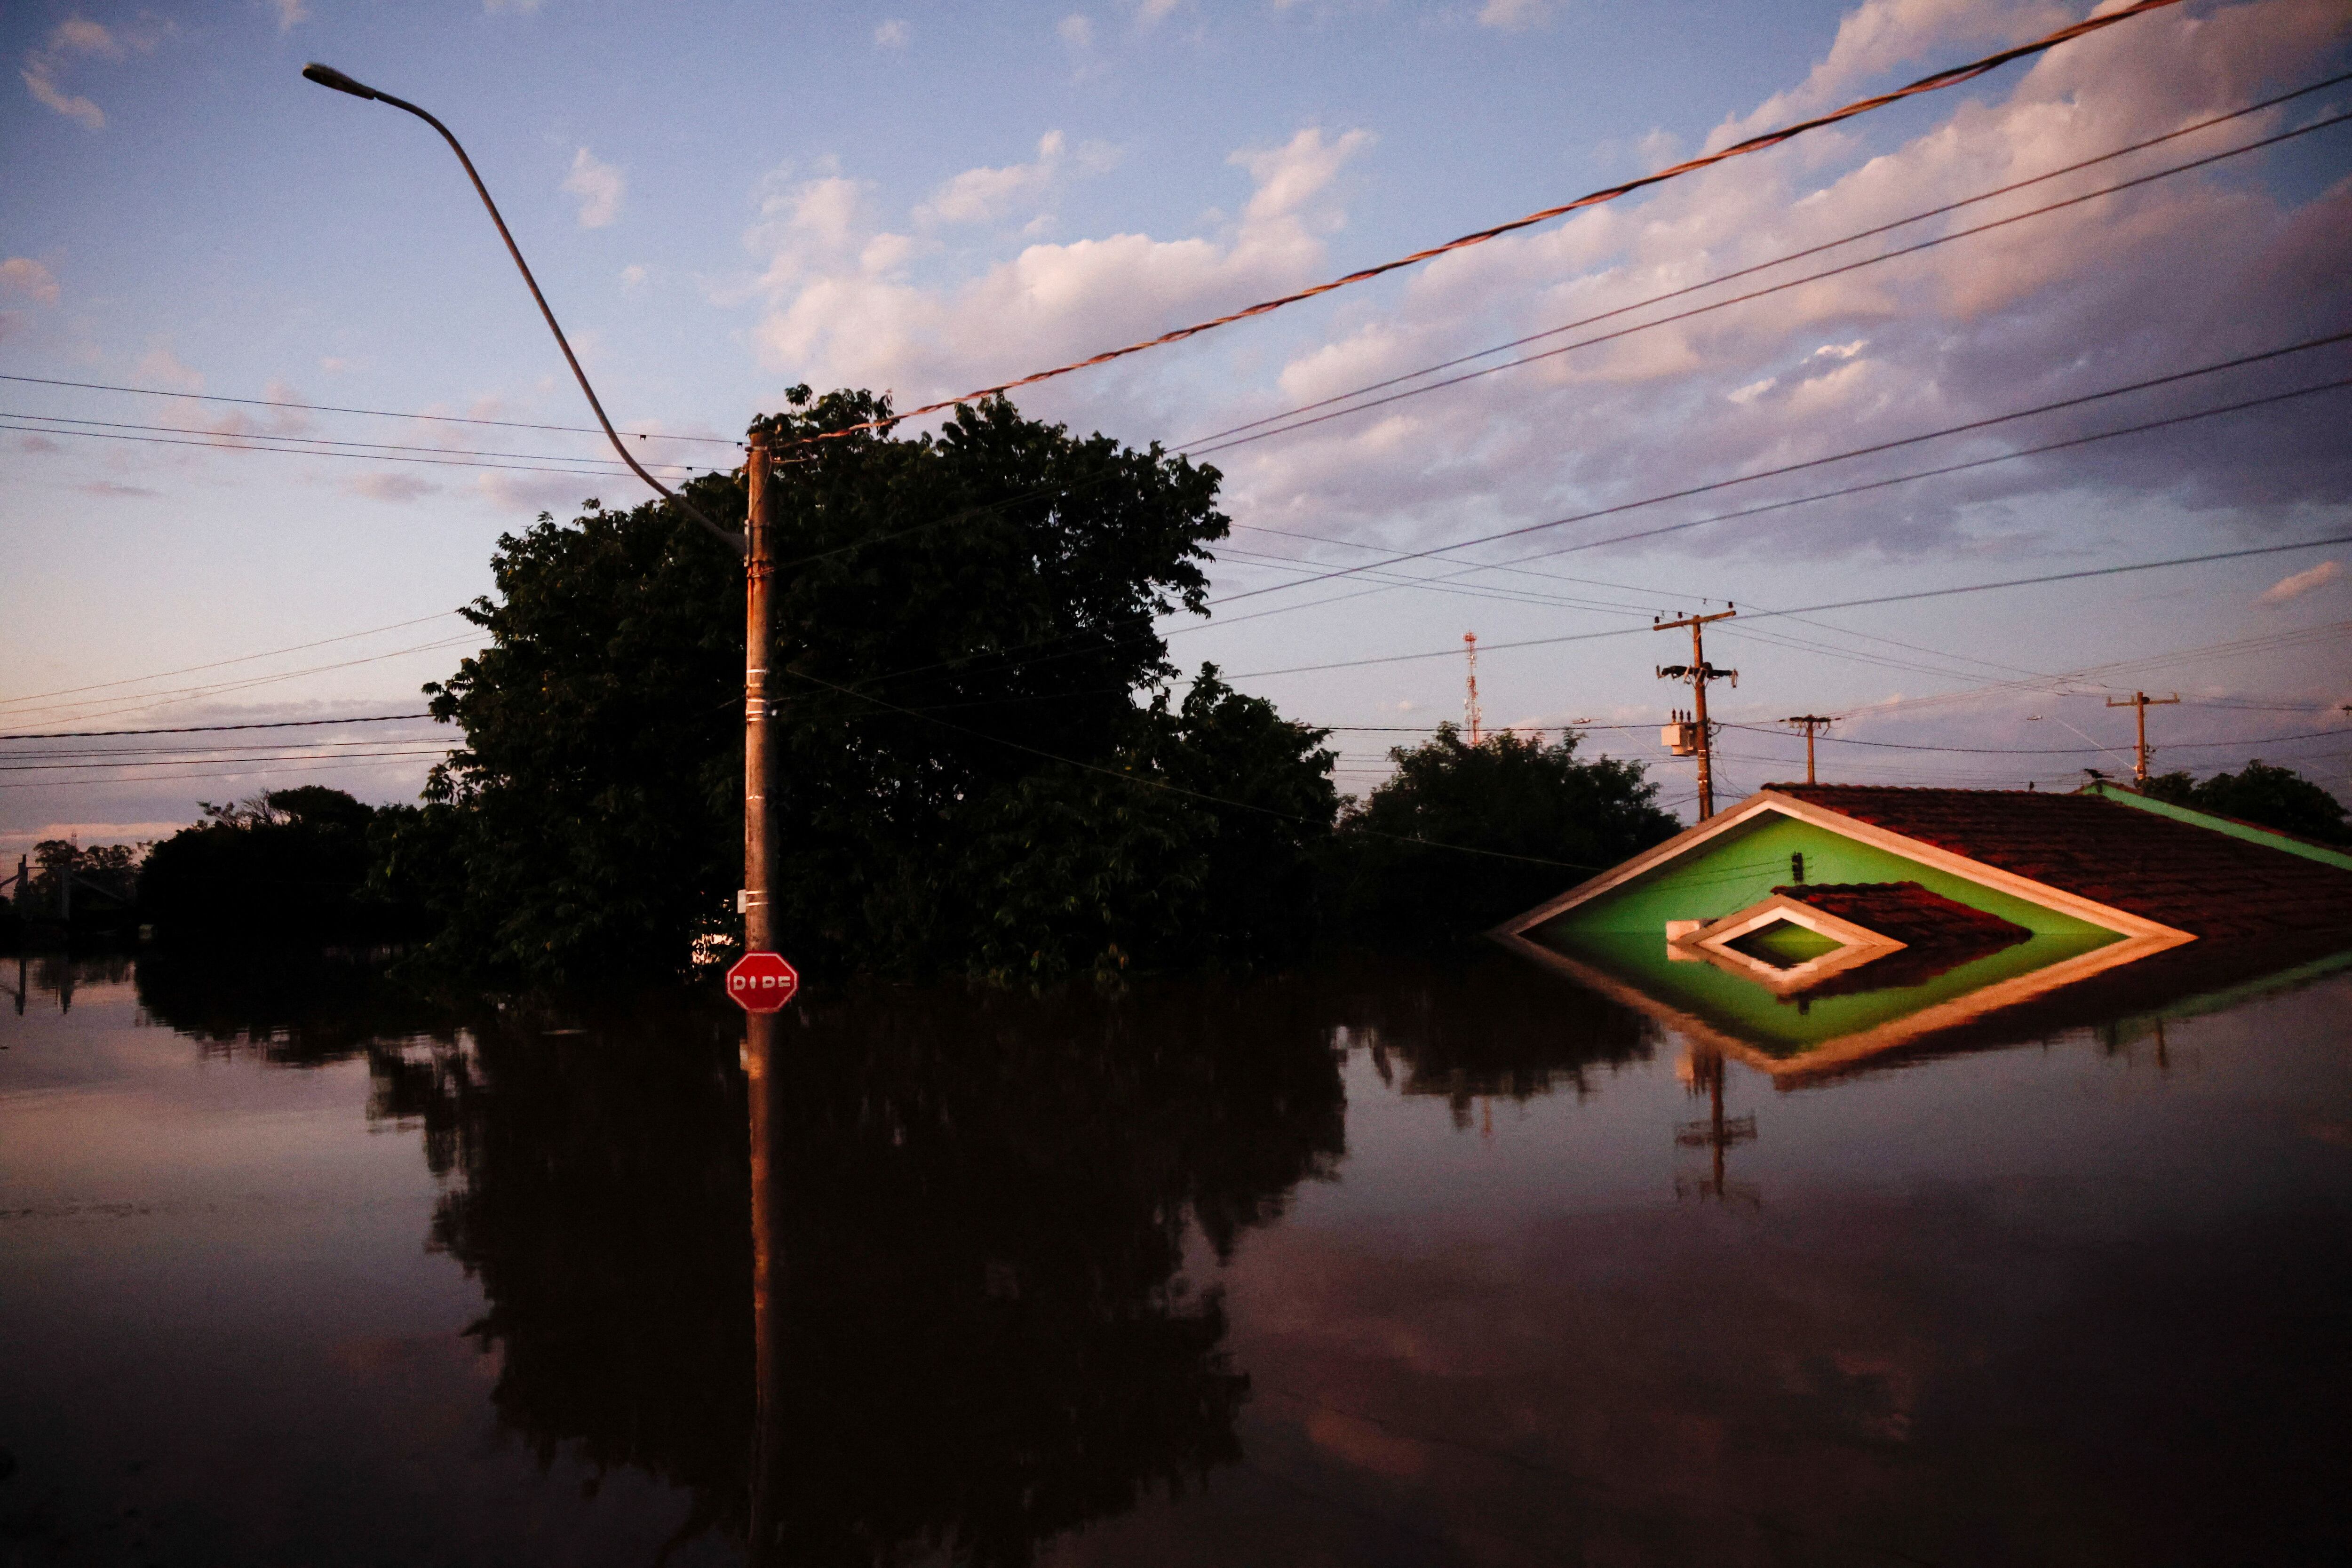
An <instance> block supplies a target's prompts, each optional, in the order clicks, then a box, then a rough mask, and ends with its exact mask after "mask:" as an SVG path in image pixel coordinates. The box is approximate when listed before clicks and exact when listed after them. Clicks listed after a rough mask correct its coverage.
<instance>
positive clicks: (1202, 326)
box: [794, 0, 2180, 445]
mask: <svg viewBox="0 0 2352 1568" xmlns="http://www.w3.org/2000/svg"><path fill="white" fill-rule="evenodd" d="M2179 3H2180V0H2136V3H2135V4H2133V5H2126V6H2123V7H2121V8H2120V9H2117V10H2115V11H2111V12H2108V13H2107V14H2105V16H2090V17H2086V18H2084V20H2082V21H2080V22H2076V23H2074V24H2073V25H2072V26H2065V27H2061V28H2059V29H2058V30H2057V31H2055V32H2053V33H2049V34H2045V35H2044V36H2043V37H2039V38H2036V39H2034V40H2033V41H2032V42H2031V43H2025V44H2019V45H2016V46H2015V47H2011V48H2006V49H2001V50H1999V51H1997V52H1995V53H1993V54H1990V55H1986V56H1984V57H1982V58H1979V59H1975V60H1970V61H1969V62H1968V63H1967V64H1965V65H1958V66H1952V67H1948V68H1946V69H1943V70H1939V71H1936V72H1934V73H1932V74H1930V75H1927V76H1924V77H1921V78H1920V79H1918V80H1916V81H1915V82H1911V83H1909V84H1907V85H1906V86H1903V87H1899V88H1896V89H1894V90H1893V91H1891V92H1883V93H1877V94H1874V95H1873V96H1871V97H1869V98H1864V99H1857V100H1854V101H1853V102H1852V103H1849V104H1846V105H1844V106H1843V107H1842V108H1838V109H1833V110H1830V111H1829V112H1828V113H1826V114H1821V115H1816V116H1814V117H1813V118H1812V119H1811V120H1804V121H1798V122H1796V123H1795V124H1792V125H1784V126H1782V127H1780V129H1778V130H1775V131H1768V132H1764V133H1762V134H1761V135H1758V136H1750V137H1748V139H1747V140H1745V141H1742V142H1733V143H1732V144H1731V145H1730V146H1728V147H1724V148H1721V149H1718V150H1717V151H1716V152H1713V153H1702V154H1701V155H1699V156H1698V157H1696V158H1688V159H1685V160H1684V161H1683V162H1682V163H1676V164H1675V165H1673V166H1672V167H1670V168H1665V169H1661V170H1659V171H1657V172H1656V173H1654V174H1644V175H1643V176H1642V177H1641V178H1639V179H1636V180H1628V181H1626V182H1625V183H1624V184H1619V185H1610V186H1607V187H1605V188H1603V189H1601V190H1597V191H1591V192H1587V193H1586V194H1585V195H1580V196H1579V197H1577V198H1576V199H1575V200H1573V201H1570V202H1563V203H1561V204H1560V205H1558V206H1549V207H1544V208H1541V209H1539V210H1538V211H1536V212H1532V213H1528V215H1527V216H1524V217H1517V218H1513V219H1511V220H1510V221H1509V222H1507V223H1499V224H1496V225H1495V226H1493V227H1491V228H1482V229H1479V230H1476V231H1475V232H1474V233H1470V234H1465V235H1462V236H1460V237H1457V238H1454V239H1449V240H1447V241H1446V242H1445V243H1444V244H1443V245H1433V246H1431V247H1427V248H1426V249H1423V250H1416V251H1414V252H1412V254H1411V255H1409V256H1402V257H1399V258H1396V259H1395V260H1393V261H1383V262H1381V263H1379V264H1378V265H1376V266H1372V267H1366V268H1359V269H1358V270H1356V271H1354V272H1350V273H1349V274H1347V275H1346V276H1345V277H1341V278H1335V279H1331V280H1330V281H1329V282H1327V283H1318V284H1315V285H1313V286H1312V287H1310V288H1307V289H1297V290H1296V291H1294V292H1292V293H1288V294H1282V295H1277V296H1276V297H1275V298H1274V299H1271V300H1260V301H1258V303H1256V304H1255V305H1249V306H1245V307H1244V308H1243V309H1241V310H1233V311H1229V312H1227V313H1226V314H1224V315H1222V316H1215V317H1212V318H1210V319H1209V320H1207V321H1196V322H1194V323H1193V324H1192V325H1191V326H1188V327H1178V328H1175V329H1173V330H1171V331H1165V332H1161V333H1160V334H1159V335H1158V336H1156V337H1150V338H1145V339H1143V340H1141V341H1140V342H1132V343H1129V344H1127V345H1125V346H1124V347H1121V348H1115V349H1106V350H1104V351H1103V352H1101V353H1096V354H1090V355H1088V356H1087V358H1085V359H1082V360H1074V361H1072V362H1071V363H1068V364H1064V365H1057V366H1055V367H1054V368H1053V369H1050V370H1040V371H1033V372H1031V373H1030V374H1027V375H1023V376H1017V377H1015V378H1014V379H1013V380H1011V381H1004V382H999V383H997V384H995V385H993V386H983V387H980V388H978V389H976V390H974V391H971V392H967V393H964V394H963V395H961V396H957V397H950V398H947V399H945V400H943V401H941V402H938V403H927V404H925V405H922V406H921V407H919V408H911V409H908V411H906V412H905V413H903V414H894V415H891V416H888V417H887V418H885V419H876V420H868V421H866V423H864V424H862V425H850V426H842V427H841V428H839V429H835V430H828V431H825V432H824V433H822V434H821V435H817V436H812V437H805V438H804V440H803V441H802V442H797V443H794V445H805V444H808V443H810V442H816V441H830V440H838V439H840V438H841V437H845V436H850V435H854V434H856V433H857V432H859V431H864V430H876V429H882V428H886V427H887V426H892V425H895V424H898V422H899V421H901V420H907V419H916V418H920V417H921V416H924V415H927V414H937V413H940V412H942V411H943V410H946V409H950V408H953V407H954V406H956V405H958V404H962V403H976V402H980V401H982V400H983V399H986V398H990V397H994V396H997V395H1000V394H1003V393H1006V392H1011V391H1013V390H1014V389H1016V388H1018V387H1024V386H1034V385H1035V384H1037V383H1039V382H1041V381H1051V380H1053V379H1054V378H1055V377H1056V376H1063V375H1068V374H1071V373H1072V372H1074V371H1080V370H1086V369H1088V368H1090V367H1092V366H1095V365H1098V364H1108V363H1110V362H1111V361H1113V360H1118V359H1125V358H1126V357H1128V356H1129V355H1130V354H1138V353H1143V352H1145V351H1146V350H1149V349H1155V348H1161V347H1165V346H1166V345H1168V344H1170V343H1177V342H1184V341H1185V340H1186V339H1189V338H1195V337H1199V336H1200V335H1201V334H1202V333H1203V332H1209V331H1215V330H1216V329H1217V328H1219V327H1223V326H1230V325H1232V324H1233V323H1234V322H1236V321H1248V320H1250V319H1252V318H1254V317H1257V316H1263V315H1266V314H1269V313H1271V312H1273V311H1275V310H1281V309H1283V308H1284V307H1286V306H1288V305H1296V304H1299V303H1301V302H1303V301H1305V300H1313V299H1318V298H1319V297H1321V296H1323V295H1325V294H1329V293H1332V292H1334V291H1335V290H1338V289H1345V288H1348V287H1349V286H1351V285H1353V284H1357V283H1365V282H1370V280H1371V279H1375V278H1380V277H1383V276H1385V275H1386V274H1388V273H1391V272H1395V271H1399V270H1401V269H1402V268H1408V267H1414V266H1418V265H1419V264H1420V263H1422V262H1424V261H1429V260H1433V259H1434V258H1438V257H1441V256H1446V255H1450V254H1452V253H1453V252H1454V251H1457V250H1466V249H1468V248H1470V247H1473V246H1477V245H1484V244H1486V242H1487V241H1489V240H1493V239H1498V238H1500V237H1503V236H1504V235H1507V234H1511V233H1515V232H1517V230H1519V229H1523V228H1530V227H1533V226H1535V225H1537V224H1540V223H1548V222H1549V221H1550V220H1552V219H1553V218H1556V217H1562V216H1566V215H1568V214H1570V213H1572V212H1576V211H1578V210H1580V209H1581V208H1585V207H1592V206H1598V205H1601V204H1602V203H1604V202H1612V201H1615V200H1616V199H1617V198H1618V197H1620V196H1624V195H1631V194H1632V193H1633V192H1635V191H1638V190H1642V189H1644V188H1646V187H1648V186H1651V185H1655V184H1664V182H1666V181H1668V180H1673V179H1677V178H1679V177H1681V176H1682V175H1685V174H1693V173H1696V171H1698V170H1700V169H1705V168H1708V167H1711V166H1712V165H1714V164H1717V163H1724V162H1726V161H1727V160H1729V159H1732V158H1738V157H1741V156H1744V155H1746V154H1748V153H1760V152H1763V151H1765V150H1766V149H1768V148H1772V147H1777V146H1779V145H1780V144H1781V143H1782V142H1788V141H1790V140H1791V139H1793V138H1795V137H1798V136H1801V135H1803V134H1805V133H1806V132H1809V131H1818V130H1820V129H1822V127H1824V126H1830V125H1835V124H1837V123H1839V122H1840V121H1846V120H1852V119H1853V118H1854V117H1855V116H1857V115H1862V114H1867V113H1869V112H1871V111H1872V110H1877V109H1883V108H1885V107H1886V106H1887V105H1888V104H1891V103H1899V102H1901V101H1902V100H1905V99H1907V98H1914V97H1916V96H1918V95H1919V94H1922V93H1928V92H1938V91H1941V90H1942V89H1945V88H1948V87H1957V86H1959V85H1960V84H1961V83H1963V82H1969V81H1974V80H1975V79H1977V78H1979V77H1980V76H1983V75H1985V74H1987V73H1988V72H1990V71H1994V70H1998V69H1999V68H2001V67H2002V66H2005V65H2008V64H2010V63H2011V61H2014V60H2021V59H2026V58H2031V57H2032V56H2034V55H2038V54H2041V53H2042V52H2043V51H2045V50H2048V49H2053V48H2055V47H2058V46H2059V45H2061V44H2063V43H2067V42H2070V41H2071V40H2073V39H2075V38H2079V37H2084V35H2086V34H2089V33H2095V32H2097V31H2099V30H2101V29H2102V28H2105V27H2112V26H2115V25H2116V23H2118V22H2125V21H2128V20H2130V19H2131V18H2133V17H2135V16H2141V15H2144V14H2145V13H2147V12H2149V11H2158V10H2162V9H2164V8H2165V7H2167V6H2169V5H2179Z"/></svg>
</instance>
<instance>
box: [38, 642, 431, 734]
mask: <svg viewBox="0 0 2352 1568" xmlns="http://www.w3.org/2000/svg"><path fill="white" fill-rule="evenodd" d="M462 614H464V612H463V611H460V610H436V611H434V612H433V614H431V615H429V616H417V617H416V618H415V620H412V621H394V622H392V623H391V624H390V625H388V626H370V627H369V628H368V629H367V630H365V631H363V632H340V633H337V634H336V635H335V636H333V637H320V638H319V639H318V640H317V641H316V642H298V643H295V644H293V645H292V646H291V647H273V648H269V649H267V650H265V651H263V652H261V653H241V654H238V655H237V656H236V658H216V659H215V660H213V661H212V662H211V663H210V664H189V665H183V666H181V667H180V668H177V669H163V670H157V671H156V672H155V673H153V674H152V675H126V676H124V677H123V678H122V679H120V680H100V681H97V682H94V683H93V684H91V685H89V686H61V687H59V688H58V689H56V690H54V691H34V692H28V693H26V695H25V696H22V697H0V708H13V707H15V706H16V705H17V704H19V703H25V702H37V701H40V700H42V699H44V698H48V697H74V696H78V695H79V694H80V693H82V692H85V691H104V690H107V689H110V688H112V687H117V686H136V685H138V684H139V683H140V682H142V681H147V680H168V679H171V678H172V677H173V676H175V675H194V674H196V673H198V672H199V671H201V670H206V669H220V668H224V667H226V666H228V665H232V664H250V663H252V662H253V661H255V660H256V659H263V658H278V656H280V655H281V654H289V653H304V652H307V651H308V650H310V649H311V648H314V647H327V646H328V645H329V644H330V643H339V642H354V641H357V640H358V639H359V638H361V637H374V636H375V635H377V634H378V633H379V632H397V631H405V630H406V629H407V628H408V627H410V626H423V625H425V622H427V621H437V620H441V619H444V618H446V617H447V616H456V615H462ZM5 738H6V737H5V736H0V739H5ZM44 738H45V739H46V737H44Z"/></svg>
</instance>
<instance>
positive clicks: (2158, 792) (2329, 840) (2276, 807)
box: [2141, 758, 2352, 844]
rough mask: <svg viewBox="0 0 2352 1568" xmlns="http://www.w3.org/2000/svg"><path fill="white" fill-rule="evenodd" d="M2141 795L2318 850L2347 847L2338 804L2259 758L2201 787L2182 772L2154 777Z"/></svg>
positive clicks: (2351, 833)
mask: <svg viewBox="0 0 2352 1568" xmlns="http://www.w3.org/2000/svg"><path fill="white" fill-rule="evenodd" d="M2141 793H2142V794H2144V795H2148V796H2150V797H2152V798H2154V799H2157V800H2162V801H2169V802H2170V803H2171V804H2173V805H2185V806H2189V807H2190V808H2192V809H2194V810H2197V811H2210V812H2211V813H2212V814H2213V815H2214V816H2230V817H2235V818H2236V819H2237V820H2239V821H2240V822H2251V823H2254V824H2256V825H2257V826H2263V827H2273V828H2276V829H2277V830H2278V831H2280V832H2281V833H2292V834H2294V835H2295V836H2296V837H2302V838H2314V839H2317V840H2318V841H2320V842H2321V843H2323V844H2352V826H2347V823H2346V821H2345V811H2344V803H2343V802H2342V801H2340V800H2337V799H2336V796H2335V795H2331V794H2330V793H2328V792H2327V791H2326V790H2325V789H2323V788H2321V787H2320V786H2319V785H2317V784H2313V783H2312V782H2311V781H2310V780H2309V779H2306V778H2305V777H2304V776H2303V775H2301V774H2300V773H2296V772H2295V771H2294V769H2293V768H2282V767H2273V766H2272V765H2271V764H2270V763H2265V762H2263V761H2262V760H2261V759H2260V758H2255V759H2254V760H2253V761H2252V762H2249V763H2247V764H2246V766H2245V770H2244V771H2243V772H2242V773H2215V774H2214V775H2213V776H2212V777H2211V778H2210V779H2207V780H2206V781H2205V782H2204V783H2202V784H2199V783H2197V782H2195V781H2194V780H2192V779H2191V778H2190V777H2189V773H2188V772H2187V770H2185V769H2183V770H2179V771H2176V772H2173V773H2158V774H2157V775H2155V776H2154V777H2152V778H2150V779H2149V780H2148V781H2147V783H2146V784H2143V785H2142V786H2141Z"/></svg>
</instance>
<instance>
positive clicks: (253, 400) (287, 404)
mask: <svg viewBox="0 0 2352 1568" xmlns="http://www.w3.org/2000/svg"><path fill="white" fill-rule="evenodd" d="M0 381H17V382H24V383H26V384H30V385H34V386H65V387H72V388H74V389H76V390H78V391H81V392H120V393H127V394H129V395H132V396H136V397H184V398H186V399H187V400H188V401H190V402H192V403H234V404H237V405H242V406H244V407H247V408H295V409H299V410H301V411H302V412H303V413H305V414H359V415H364V416H367V417H369V418H372V419H421V420H424V421H426V422H427V423H430V424H435V425H487V426H496V427H498V428H499V429H501V430H554V431H560V432H562V434H564V435H567V436H601V435H603V434H604V432H603V431H602V430H600V429H598V428H596V427H595V426H593V425H533V424H529V423H526V422H525V421H523V420H520V419H468V418H464V417H461V416H457V415H455V414H403V413H400V412H399V411H398V410H396V409H391V408H343V407H339V406H337V405H334V404H331V403H295V402H291V401H288V400H284V399H279V398H274V397H225V396H222V395H218V394H215V393H208V392H173V391H169V390H167V389H165V388H163V387H155V386H117V385H114V384H110V383H108V382H103V381H59V380H58V379H57V378H56V377H54V376H47V375H0ZM622 434H624V435H627V436H635V437H636V438H637V439H638V440H640V441H646V440H653V441H696V442H701V443H704V444H707V445H711V446H719V447H740V446H741V445H743V443H742V442H740V441H735V440H730V439H729V438H728V437H724V436H668V435H664V434H663V433H662V432H661V431H658V430H626V431H623V432H622Z"/></svg>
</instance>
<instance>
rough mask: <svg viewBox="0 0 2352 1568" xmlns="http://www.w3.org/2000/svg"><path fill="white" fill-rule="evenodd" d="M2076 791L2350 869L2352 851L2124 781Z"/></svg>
mask: <svg viewBox="0 0 2352 1568" xmlns="http://www.w3.org/2000/svg"><path fill="white" fill-rule="evenodd" d="M2076 793H2078V794H2081V795H2097V796H2098V797H2099V798H2100V799H2102V800H2111V801H2114V802H2115V803H2116V805H2128V806H2132V807H2135V808H2137V809H2138V810H2140V811H2152V812H2154V813H2156V815H2157V816H2168V817H2170V818H2172V819H2173V820H2174V821H2175V822H2186V823H2189V824H2190V825H2191V826H2197V827H2204V828H2210V829H2211V830H2212V831H2213V832H2215V833H2221V834H2226V835H2228V836H2229V837H2231V838H2239V839H2243V840H2244V841H2245V842H2246V843H2249V844H2262V845H2267V846H2268V847H2271V848H2273V849H2284V851H2286V852H2287V853H2288V854H2290V855H2300V856H2302V857H2303V858H2305V859H2306V860H2316V861H2318V862H2319V863H2320V864H2321V865H2323V866H2334V867H2337V868H2340V869H2343V870H2347V871H2352V854H2347V853H2346V852H2345V851H2343V850H2341V849H2333V848H2330V847H2327V846H2326V845H2325V844H2314V843H2313V842H2312V841H2311V840H2310V839H2308V838H2297V837H2294V836H2293V835H2292V834H2286V833H2281V832H2279V831H2278V830H2276V829H2275V828H2270V827H2257V826H2254V824H2252V823H2251V822H2240V821H2239V820H2238V819H2237V818H2235V817H2233V816H2214V815H2213V814H2212V813H2211V812H2210V811H2198V810H2196V809H2194V808H2193V807H2190V806H2186V805H2173V804H2172V803H2171V802H2170V801H2168V800H2157V799H2154V798H2152V797H2150V796H2148V795H2142V794H2140V792H2139V791H2137V790H2136V789H2133V788H2132V787H2131V786H2130V785H2128V784H2117V783H2116V782H2115V781H2114V780H2113V779H2095V780H2094V781H2092V782H2091V783H2090V784H2084V786H2083V787H2082V789H2081V790H2079V791H2078V792H2076Z"/></svg>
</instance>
